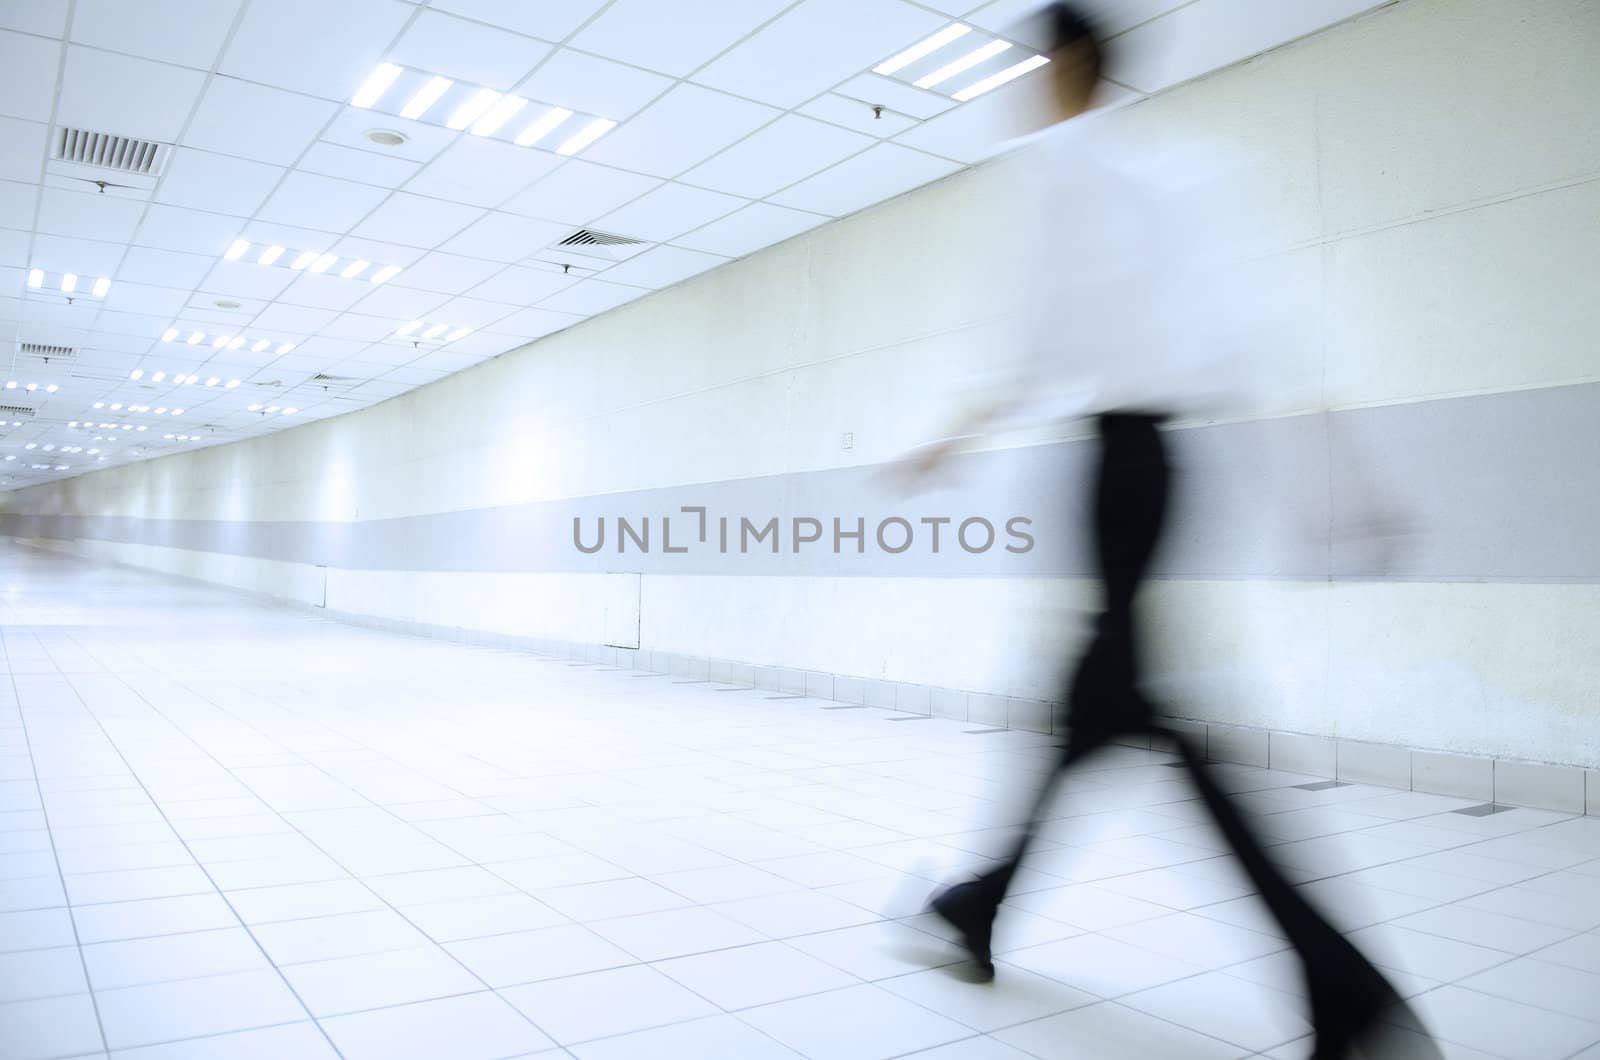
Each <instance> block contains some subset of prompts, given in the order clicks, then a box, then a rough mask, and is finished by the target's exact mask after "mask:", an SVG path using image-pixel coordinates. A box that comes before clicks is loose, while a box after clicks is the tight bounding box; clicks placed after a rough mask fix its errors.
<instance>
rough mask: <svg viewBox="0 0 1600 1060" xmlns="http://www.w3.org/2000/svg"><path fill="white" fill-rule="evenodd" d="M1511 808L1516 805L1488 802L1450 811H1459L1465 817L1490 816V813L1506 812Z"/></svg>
mask: <svg viewBox="0 0 1600 1060" xmlns="http://www.w3.org/2000/svg"><path fill="white" fill-rule="evenodd" d="M1510 809H1515V807H1512V806H1501V805H1499V804H1498V803H1493V802H1486V803H1484V804H1483V805H1481V806H1463V807H1461V809H1459V810H1451V811H1450V812H1451V813H1459V814H1461V815H1462V816H1463V817H1488V816H1489V815H1490V814H1494V813H1505V812H1506V811H1507V810H1510Z"/></svg>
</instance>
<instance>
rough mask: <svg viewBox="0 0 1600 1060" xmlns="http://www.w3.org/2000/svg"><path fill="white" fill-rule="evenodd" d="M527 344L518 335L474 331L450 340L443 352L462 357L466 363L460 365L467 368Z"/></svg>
mask: <svg viewBox="0 0 1600 1060" xmlns="http://www.w3.org/2000/svg"><path fill="white" fill-rule="evenodd" d="M527 344H528V343H527V340H526V339H523V338H520V337H513V336H510V335H504V334H501V333H499V332H493V331H474V332H473V333H472V334H470V335H466V336H464V337H462V338H459V339H457V340H456V341H454V342H452V343H451V344H450V345H449V346H448V347H446V348H445V350H444V352H445V353H446V354H453V355H455V356H457V357H460V358H462V359H463V360H465V361H466V362H467V363H465V364H462V366H461V367H462V368H468V367H471V365H473V364H481V363H483V362H484V361H487V360H488V359H489V358H491V357H498V356H499V355H500V354H502V353H507V352H509V351H511V350H514V349H517V348H518V347H520V346H526V345H527ZM458 370H459V369H458Z"/></svg>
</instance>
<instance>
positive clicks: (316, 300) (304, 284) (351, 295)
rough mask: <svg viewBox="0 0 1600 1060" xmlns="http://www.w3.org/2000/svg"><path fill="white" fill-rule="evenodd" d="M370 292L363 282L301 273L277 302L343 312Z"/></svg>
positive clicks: (367, 284)
mask: <svg viewBox="0 0 1600 1060" xmlns="http://www.w3.org/2000/svg"><path fill="white" fill-rule="evenodd" d="M371 290H372V285H371V284H369V283H367V282H366V281H365V280H344V279H340V278H339V277H337V276H328V275H316V274H311V273H302V274H300V276H299V277H298V278H297V279H296V280H295V281H294V282H293V283H291V284H290V285H289V286H288V287H286V288H284V291H283V294H281V295H279V296H278V300H279V301H280V302H287V303H288V304H290V305H303V306H312V307H314V308H317V309H338V310H341V311H343V310H346V309H349V308H350V307H351V306H353V305H355V304H356V303H357V302H359V301H360V300H361V299H362V298H364V297H366V295H367V294H368V292H370V291H371Z"/></svg>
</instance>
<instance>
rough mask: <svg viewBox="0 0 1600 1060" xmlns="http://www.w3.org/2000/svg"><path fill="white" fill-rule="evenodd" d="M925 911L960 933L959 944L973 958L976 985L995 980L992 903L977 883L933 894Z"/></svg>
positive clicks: (993, 908) (960, 885) (965, 884)
mask: <svg viewBox="0 0 1600 1060" xmlns="http://www.w3.org/2000/svg"><path fill="white" fill-rule="evenodd" d="M928 910H929V911H930V912H933V913H937V914H938V915H939V916H940V917H941V918H942V919H943V920H944V922H945V923H947V924H949V925H950V926H951V927H953V928H955V929H956V930H957V931H959V932H960V933H961V944H962V945H964V946H965V947H966V948H967V952H968V953H970V954H971V955H972V963H973V964H974V965H975V966H976V968H977V973H978V974H977V979H978V981H979V982H984V983H987V982H989V981H990V980H991V979H993V978H994V955H993V954H991V953H990V952H989V944H990V942H991V940H992V938H993V935H994V915H995V911H996V906H995V903H994V902H992V901H990V900H989V898H988V896H987V895H985V894H984V893H983V891H982V889H981V888H980V887H979V885H978V884H976V883H958V884H956V885H955V886H953V887H947V888H945V889H944V890H942V891H940V892H939V893H938V894H936V895H934V896H933V898H932V899H931V900H930V901H929V902H928Z"/></svg>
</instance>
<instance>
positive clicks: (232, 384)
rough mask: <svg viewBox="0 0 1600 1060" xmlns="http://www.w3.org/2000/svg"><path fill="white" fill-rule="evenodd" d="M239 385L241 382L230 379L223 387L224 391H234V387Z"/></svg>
mask: <svg viewBox="0 0 1600 1060" xmlns="http://www.w3.org/2000/svg"><path fill="white" fill-rule="evenodd" d="M238 385H239V380H237V379H230V380H228V381H227V382H226V383H224V384H223V385H222V389H224V390H232V389H233V388H234V387H236V386H238Z"/></svg>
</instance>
